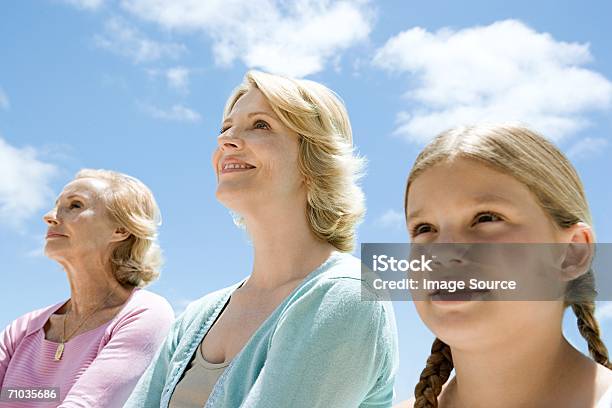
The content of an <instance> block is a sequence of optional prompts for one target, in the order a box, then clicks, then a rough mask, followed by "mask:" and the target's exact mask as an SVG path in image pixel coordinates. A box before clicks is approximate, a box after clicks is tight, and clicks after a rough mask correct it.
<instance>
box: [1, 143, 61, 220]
mask: <svg viewBox="0 0 612 408" xmlns="http://www.w3.org/2000/svg"><path fill="white" fill-rule="evenodd" d="M57 174H58V169H57V168H56V166H55V165H53V164H50V163H45V162H43V161H41V160H40V159H39V158H38V152H37V150H36V149H34V148H32V147H24V148H18V147H14V146H11V145H10V144H9V143H7V142H6V141H5V140H4V139H2V138H0V224H5V225H10V226H12V227H21V225H22V223H23V222H24V221H25V220H26V219H28V218H29V217H31V216H32V215H34V214H36V213H37V212H39V211H40V210H41V209H44V208H46V207H47V206H48V205H49V203H51V202H53V199H54V197H53V195H54V194H53V190H52V189H51V187H50V182H51V180H52V178H53V177H54V176H56V175H57Z"/></svg>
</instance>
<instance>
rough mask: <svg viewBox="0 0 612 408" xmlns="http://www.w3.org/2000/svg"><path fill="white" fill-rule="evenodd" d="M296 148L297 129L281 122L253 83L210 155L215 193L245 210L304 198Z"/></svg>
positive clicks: (232, 113) (297, 142)
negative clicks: (293, 129) (294, 129)
mask: <svg viewBox="0 0 612 408" xmlns="http://www.w3.org/2000/svg"><path fill="white" fill-rule="evenodd" d="M298 152H299V136H298V134H297V133H295V132H294V131H292V130H290V129H289V128H287V127H286V126H285V125H283V123H282V122H281V121H280V120H279V118H278V117H277V116H276V114H275V113H274V111H273V110H272V108H271V107H270V104H269V103H268V101H267V99H266V98H265V97H264V95H263V94H262V93H261V91H259V90H258V89H256V88H251V89H250V90H249V91H248V92H247V93H246V94H244V95H243V96H242V97H241V98H240V99H238V101H237V102H236V104H235V105H234V107H233V109H232V111H231V113H230V115H229V116H228V117H227V118H226V119H225V121H224V122H223V124H222V133H221V134H220V135H219V137H218V147H217V149H216V150H215V152H214V154H213V157H212V165H213V168H214V169H215V172H216V175H217V180H218V185H217V193H216V195H217V198H218V199H219V201H221V202H222V203H223V204H224V205H225V206H227V207H229V208H231V209H232V210H234V211H236V212H238V213H243V214H244V213H247V212H249V211H251V210H253V209H254V208H255V207H258V206H259V207H261V206H266V205H269V204H270V203H292V204H294V203H295V202H296V201H295V200H301V201H303V202H305V200H306V196H305V188H304V182H303V177H302V176H301V174H300V172H299V170H298V167H297V161H298Z"/></svg>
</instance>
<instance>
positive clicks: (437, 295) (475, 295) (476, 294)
mask: <svg viewBox="0 0 612 408" xmlns="http://www.w3.org/2000/svg"><path fill="white" fill-rule="evenodd" d="M490 292H491V291H490V290H457V291H454V292H449V291H446V290H436V291H434V292H432V293H430V294H429V298H430V299H431V301H432V302H465V301H469V300H482V299H483V298H486V297H487V295H488V294H489V293H490Z"/></svg>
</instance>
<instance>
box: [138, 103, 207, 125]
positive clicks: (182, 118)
mask: <svg viewBox="0 0 612 408" xmlns="http://www.w3.org/2000/svg"><path fill="white" fill-rule="evenodd" d="M142 107H143V109H144V111H145V112H147V113H148V114H149V115H151V116H152V117H154V118H156V119H163V120H172V121H177V122H199V121H200V120H202V116H201V115H200V114H199V113H198V112H196V111H194V110H192V109H190V108H188V107H186V106H183V105H181V104H175V105H173V106H172V107H171V108H169V109H161V108H158V107H156V106H152V105H143V106H142Z"/></svg>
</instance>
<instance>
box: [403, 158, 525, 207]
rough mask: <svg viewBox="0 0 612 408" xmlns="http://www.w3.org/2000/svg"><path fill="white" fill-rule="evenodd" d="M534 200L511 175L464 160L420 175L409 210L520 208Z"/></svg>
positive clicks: (412, 188)
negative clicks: (483, 206)
mask: <svg viewBox="0 0 612 408" xmlns="http://www.w3.org/2000/svg"><path fill="white" fill-rule="evenodd" d="M532 199H534V197H532V194H531V192H530V190H529V189H528V188H527V186H525V185H524V184H523V183H521V182H520V181H518V180H517V179H515V178H514V177H512V176H511V175H508V174H506V173H503V172H501V171H499V170H495V169H493V168H492V167H491V166H487V165H484V164H481V163H478V162H477V161H475V160H469V159H463V158H462V159H457V160H454V161H452V162H444V163H439V164H436V165H434V166H432V167H430V168H428V169H427V170H424V171H423V172H422V173H421V174H419V175H418V176H417V177H416V178H415V179H414V180H413V181H412V183H411V184H410V188H409V190H408V201H407V209H409V212H414V211H418V209H419V208H423V207H432V206H438V205H443V206H446V205H449V204H465V205H477V204H482V203H496V204H509V205H515V206H516V205H520V204H521V202H525V200H532ZM410 210H412V211H410Z"/></svg>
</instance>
